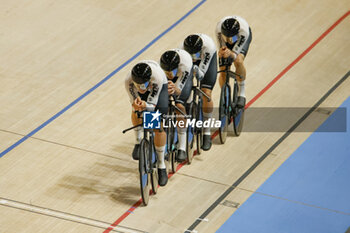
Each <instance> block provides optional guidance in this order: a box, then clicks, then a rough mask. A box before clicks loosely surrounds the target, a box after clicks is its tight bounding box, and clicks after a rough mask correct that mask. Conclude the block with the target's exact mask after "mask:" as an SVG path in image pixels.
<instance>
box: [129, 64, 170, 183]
mask: <svg viewBox="0 0 350 233" xmlns="http://www.w3.org/2000/svg"><path fill="white" fill-rule="evenodd" d="M125 88H126V90H127V92H128V94H129V97H130V103H131V104H132V113H131V120H132V124H133V125H138V124H141V123H142V119H140V118H138V117H137V114H136V113H135V111H144V110H146V111H150V112H152V111H157V110H159V112H160V113H161V114H162V115H166V114H167V112H168V81H167V78H166V76H165V74H164V72H163V70H162V69H161V67H160V66H159V64H158V63H157V62H155V61H151V60H145V61H140V62H139V63H137V64H136V65H135V66H134V67H133V68H132V70H131V72H130V73H129V74H128V76H127V78H126V80H125ZM142 132H143V129H142V127H141V126H140V127H137V128H135V139H136V141H135V146H134V150H133V152H132V157H133V159H135V160H138V158H139V154H140V142H141V138H142ZM154 133H155V137H154V144H155V149H156V153H157V157H158V176H159V179H158V183H159V185H160V186H164V185H166V183H167V182H168V176H167V172H166V166H165V163H164V154H165V144H166V133H165V132H164V130H162V128H161V129H160V130H154Z"/></svg>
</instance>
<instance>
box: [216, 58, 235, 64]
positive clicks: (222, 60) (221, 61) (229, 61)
mask: <svg viewBox="0 0 350 233" xmlns="http://www.w3.org/2000/svg"><path fill="white" fill-rule="evenodd" d="M232 63H233V58H232V57H228V58H224V57H220V58H219V66H231V65H232Z"/></svg>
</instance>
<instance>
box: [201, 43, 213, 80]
mask: <svg viewBox="0 0 350 233" xmlns="http://www.w3.org/2000/svg"><path fill="white" fill-rule="evenodd" d="M215 52H216V48H215V44H213V45H211V46H205V47H204V46H203V50H202V57H201V62H200V63H199V66H198V67H199V72H200V75H201V76H204V74H205V73H206V72H207V70H208V68H209V65H210V62H211V59H213V56H214V54H215Z"/></svg>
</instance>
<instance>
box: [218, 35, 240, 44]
mask: <svg viewBox="0 0 350 233" xmlns="http://www.w3.org/2000/svg"><path fill="white" fill-rule="evenodd" d="M222 36H223V38H224V41H225V42H226V43H229V44H233V43H235V42H236V41H237V40H238V37H237V35H235V36H232V37H227V36H224V35H222Z"/></svg>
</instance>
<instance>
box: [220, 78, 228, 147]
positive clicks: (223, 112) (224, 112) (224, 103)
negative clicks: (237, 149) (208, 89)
mask: <svg viewBox="0 0 350 233" xmlns="http://www.w3.org/2000/svg"><path fill="white" fill-rule="evenodd" d="M229 107H230V87H229V86H228V85H227V84H224V85H223V87H222V88H221V94H220V103H219V119H220V121H221V127H220V128H219V137H220V142H221V144H224V143H225V142H226V137H227V129H228V125H229V123H230V120H231V119H230V114H229V112H230V109H229Z"/></svg>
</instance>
